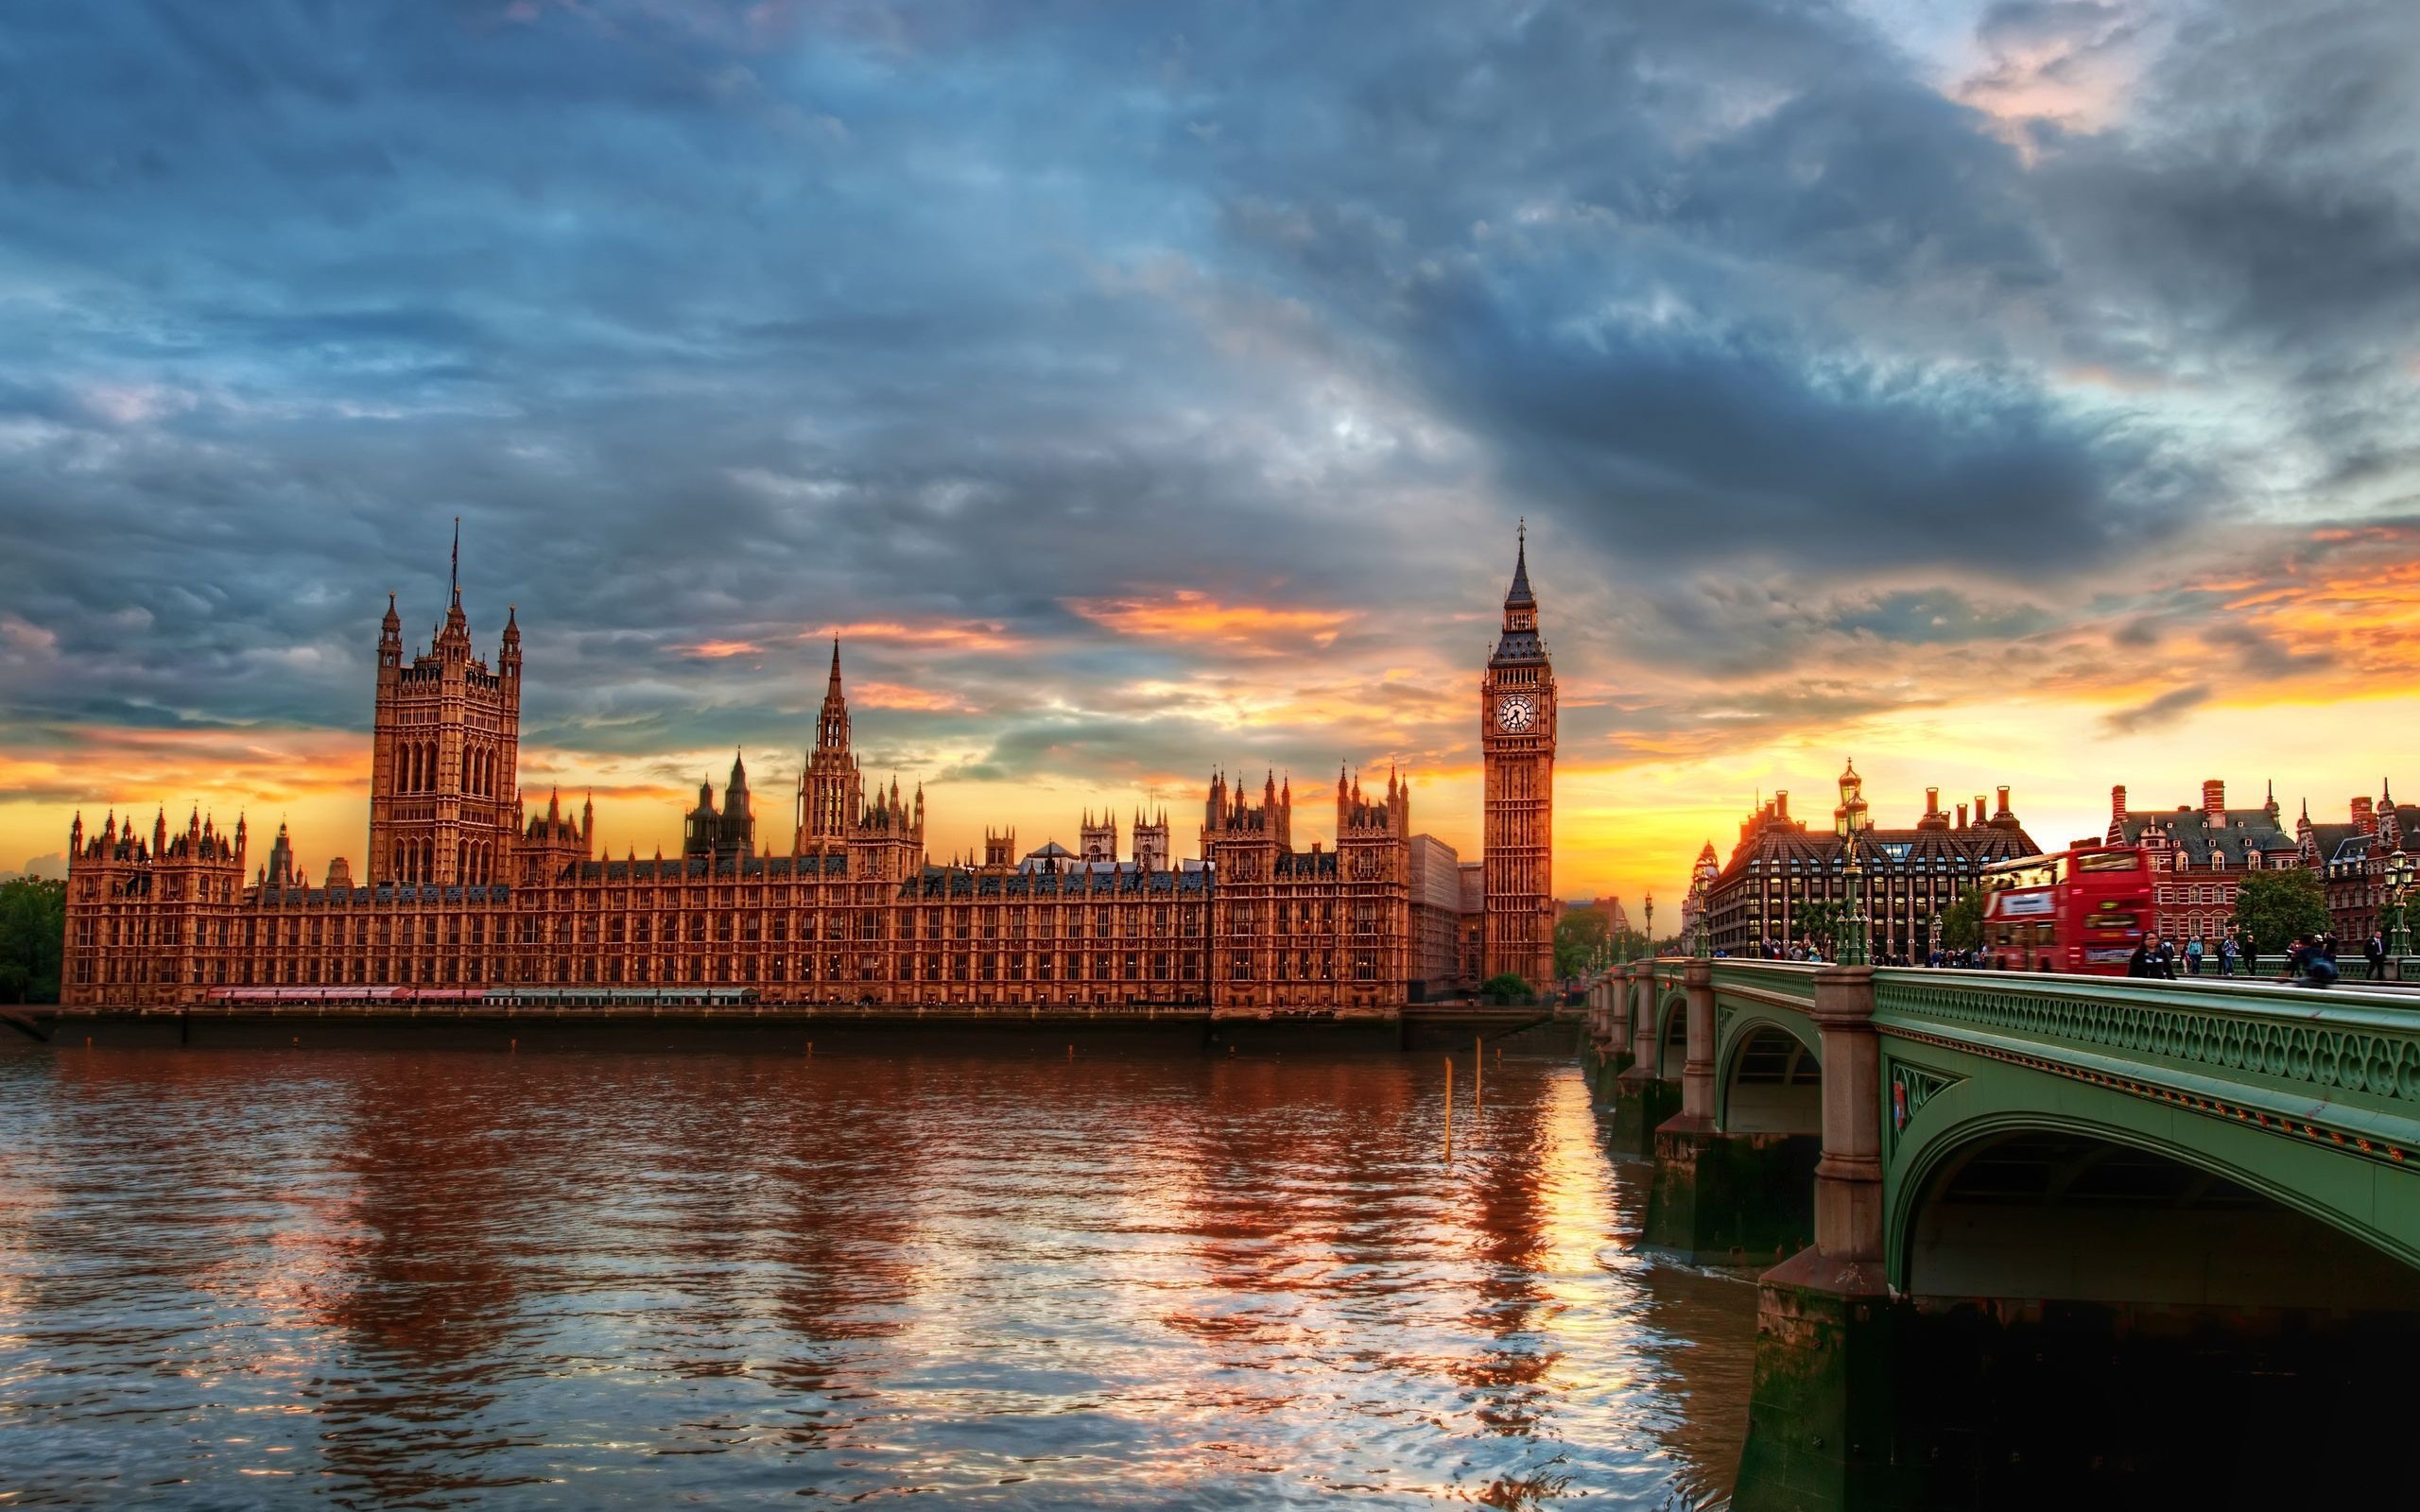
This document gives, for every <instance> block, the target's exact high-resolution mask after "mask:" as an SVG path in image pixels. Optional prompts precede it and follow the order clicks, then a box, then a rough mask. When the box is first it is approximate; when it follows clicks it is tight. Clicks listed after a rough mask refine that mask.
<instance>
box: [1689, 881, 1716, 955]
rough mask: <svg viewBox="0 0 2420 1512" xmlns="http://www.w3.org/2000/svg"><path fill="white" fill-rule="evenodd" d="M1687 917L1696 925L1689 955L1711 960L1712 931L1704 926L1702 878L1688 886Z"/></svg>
mask: <svg viewBox="0 0 2420 1512" xmlns="http://www.w3.org/2000/svg"><path fill="white" fill-rule="evenodd" d="M1689 901H1690V904H1691V906H1690V910H1689V917H1691V918H1692V919H1696V920H1697V925H1698V927H1697V929H1696V930H1695V931H1694V932H1693V934H1692V936H1691V937H1690V940H1689V954H1692V955H1695V956H1696V957H1697V958H1698V959H1699V960H1702V961H1703V960H1708V959H1711V958H1712V957H1713V955H1714V931H1713V930H1711V929H1709V928H1708V927H1707V926H1706V919H1705V879H1704V878H1703V877H1700V878H1698V879H1697V880H1696V881H1695V882H1692V883H1690V884H1689Z"/></svg>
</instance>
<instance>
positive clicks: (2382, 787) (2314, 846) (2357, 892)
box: [2294, 782, 2420, 940]
mask: <svg viewBox="0 0 2420 1512" xmlns="http://www.w3.org/2000/svg"><path fill="white" fill-rule="evenodd" d="M2346 811H2347V814H2346V820H2345V822H2344V823H2342V824H2314V823H2312V822H2311V817H2310V804H2309V803H2308V801H2306V802H2305V803H2304V804H2303V811H2302V817H2301V818H2300V819H2299V820H2298V821H2297V822H2296V823H2295V826H2294V838H2295V840H2296V842H2297V844H2298V845H2299V846H2300V848H2301V852H2302V865H2304V866H2306V867H2308V868H2311V869H2312V870H2313V871H2316V872H2317V873H2319V879H2320V885H2321V887H2322V888H2323V889H2325V892H2326V894H2327V915H2328V919H2329V925H2330V927H2331V928H2333V929H2334V930H2335V931H2336V935H2337V937H2338V938H2340V939H2344V940H2365V939H2367V938H2369V936H2370V934H2371V932H2372V931H2373V930H2377V929H2381V928H2383V927H2384V923H2385V915H2384V912H2383V910H2384V909H2385V908H2386V906H2387V904H2388V902H2389V901H2390V900H2389V898H2388V896H2387V892H2388V888H2387V880H2386V868H2387V863H2388V862H2389V860H2390V859H2392V858H2393V856H2394V853H2395V852H2396V851H2407V852H2410V851H2411V849H2412V848H2413V847H2415V846H2420V807H2415V806H2414V805H2412V804H2409V803H2403V804H2398V803H2396V802H2395V801H2394V792H2393V790H2392V789H2391V788H2390V786H2389V785H2388V784H2387V783H2386V782H2379V783H2378V796H2377V798H2376V799H2370V798H2357V799H2352V800H2351V801H2350V802H2349V803H2347V804H2346ZM2415 860H2420V857H2415ZM2406 902H2407V903H2409V902H2411V900H2410V899H2407V900H2406Z"/></svg>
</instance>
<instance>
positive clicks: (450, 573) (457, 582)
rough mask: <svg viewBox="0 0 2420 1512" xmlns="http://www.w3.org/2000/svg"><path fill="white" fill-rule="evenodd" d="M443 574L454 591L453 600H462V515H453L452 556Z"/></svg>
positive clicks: (457, 601)
mask: <svg viewBox="0 0 2420 1512" xmlns="http://www.w3.org/2000/svg"><path fill="white" fill-rule="evenodd" d="M445 576H446V578H447V580H448V586H450V587H451V588H452V589H453V591H454V602H456V603H457V604H458V603H460V602H461V601H462V517H461V516H460V515H456V516H455V517H454V557H453V559H452V560H451V561H450V562H448V563H447V564H446V569H445Z"/></svg>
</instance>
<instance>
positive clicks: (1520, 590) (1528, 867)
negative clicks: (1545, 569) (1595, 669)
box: [1478, 526, 1555, 987]
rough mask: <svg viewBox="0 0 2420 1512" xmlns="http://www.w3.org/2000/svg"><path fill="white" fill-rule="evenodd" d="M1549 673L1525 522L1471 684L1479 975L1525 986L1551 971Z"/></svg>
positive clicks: (1551, 734) (1552, 712)
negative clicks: (1482, 938) (1483, 786)
mask: <svg viewBox="0 0 2420 1512" xmlns="http://www.w3.org/2000/svg"><path fill="white" fill-rule="evenodd" d="M1554 723H1555V697H1554V667H1553V665H1552V663H1551V662H1548V661H1547V648H1546V643H1545V642H1544V641H1542V640H1540V639H1539V637H1538V601H1537V599H1536V597H1535V596H1533V595H1532V594H1531V593H1530V542H1529V531H1528V529H1527V527H1526V526H1525V527H1524V528H1523V530H1522V532H1521V541H1520V546H1519V548H1518V551H1517V553H1516V555H1515V557H1514V558H1513V588H1512V591H1511V592H1510V593H1506V594H1505V595H1504V629H1503V633H1502V634H1501V635H1500V636H1498V637H1497V639H1496V643H1495V655H1494V656H1492V657H1490V658H1489V659H1488V662H1487V674H1486V676H1485V677H1483V678H1481V679H1479V713H1478V732H1479V750H1480V755H1481V759H1482V763H1483V765H1484V766H1485V768H1486V782H1487V791H1486V805H1487V812H1486V815H1485V834H1486V853H1485V858H1484V875H1485V878H1486V884H1487V928H1486V942H1485V948H1484V952H1483V958H1484V970H1483V972H1482V975H1483V976H1499V975H1502V974H1503V973H1505V972H1507V971H1510V972H1513V974H1515V975H1517V976H1519V977H1521V978H1522V979H1523V980H1525V981H1527V982H1528V983H1529V984H1530V986H1532V987H1541V986H1544V985H1545V984H1546V982H1547V979H1548V978H1550V977H1552V976H1553V974H1554V859H1553V853H1552V845H1553V840H1554Z"/></svg>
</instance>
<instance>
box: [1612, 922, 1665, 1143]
mask: <svg viewBox="0 0 2420 1512" xmlns="http://www.w3.org/2000/svg"><path fill="white" fill-rule="evenodd" d="M1622 977H1623V981H1624V984H1625V989H1626V990H1627V992H1628V993H1629V996H1630V1005H1631V1008H1630V1027H1631V1041H1630V1055H1631V1063H1630V1064H1629V1065H1628V1066H1626V1067H1624V1068H1623V1070H1622V1072H1621V1074H1620V1075H1618V1076H1617V1077H1616V1078H1615V1080H1614V1111H1613V1119H1612V1125H1613V1126H1612V1131H1611V1134H1610V1136H1609V1142H1610V1143H1611V1144H1612V1146H1613V1152H1614V1153H1615V1154H1616V1155H1623V1156H1628V1157H1630V1158H1632V1159H1633V1160H1644V1159H1647V1158H1648V1157H1650V1156H1651V1155H1653V1154H1654V1152H1655V1129H1656V1125H1660V1124H1662V1123H1663V1122H1664V1121H1665V1120H1666V1119H1668V1118H1669V1117H1671V1116H1672V1115H1673V1114H1674V1113H1677V1112H1679V1111H1680V1107H1681V1088H1680V1085H1679V1084H1678V1083H1677V1082H1672V1081H1668V1080H1667V1079H1665V1077H1664V1076H1663V1075H1662V1074H1661V1071H1662V1067H1661V1065H1660V1061H1661V1059H1662V1055H1663V1047H1662V1046H1661V1045H1660V1044H1658V1043H1657V1042H1656V1031H1657V1027H1658V1025H1657V1022H1656V1003H1655V963H1654V962H1653V961H1651V960H1649V961H1633V962H1631V963H1630V964H1629V965H1628V966H1626V967H1624V968H1623V969H1622Z"/></svg>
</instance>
